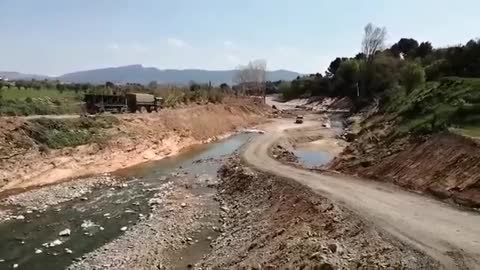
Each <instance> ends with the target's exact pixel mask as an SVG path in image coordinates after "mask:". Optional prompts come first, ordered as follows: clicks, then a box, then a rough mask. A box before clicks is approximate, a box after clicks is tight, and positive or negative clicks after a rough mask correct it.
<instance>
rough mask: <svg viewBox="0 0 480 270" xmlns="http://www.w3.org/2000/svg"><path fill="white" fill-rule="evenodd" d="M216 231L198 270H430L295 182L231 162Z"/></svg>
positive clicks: (421, 258) (421, 259)
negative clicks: (220, 229) (219, 230)
mask: <svg viewBox="0 0 480 270" xmlns="http://www.w3.org/2000/svg"><path fill="white" fill-rule="evenodd" d="M220 176H221V178H222V180H221V184H220V186H219V190H220V194H219V199H220V201H221V203H222V205H223V207H222V209H223V210H224V214H223V223H224V224H223V233H222V234H221V236H220V237H219V238H218V239H217V240H215V241H214V242H213V251H212V252H211V253H210V254H209V255H208V256H207V257H206V258H205V259H204V261H203V262H202V263H201V264H200V265H199V266H200V267H201V268H202V269H382V268H389V269H435V268H437V264H436V263H435V262H433V261H432V260H431V259H430V258H429V257H427V256H425V255H424V254H422V253H420V252H418V251H416V250H413V249H412V248H410V247H409V246H406V245H404V244H402V243H400V242H399V241H396V240H394V239H392V238H391V237H390V236H389V235H386V234H384V233H382V232H379V231H377V230H376V229H374V228H372V227H371V226H369V225H368V224H367V223H365V222H364V221H363V220H361V219H360V218H359V217H357V216H356V215H355V214H353V213H352V212H350V211H348V210H346V209H344V208H342V207H339V206H337V205H334V204H333V203H332V202H331V201H329V200H327V199H325V198H322V197H320V196H319V195H317V194H314V193H312V192H311V191H309V190H308V189H306V188H304V187H303V186H301V185H300V184H297V183H295V182H291V181H289V180H286V179H281V178H276V177H273V176H269V175H266V174H261V173H257V172H254V171H252V170H250V169H248V168H245V167H243V166H242V165H241V164H240V163H239V162H238V161H237V160H235V159H234V160H232V161H231V162H230V163H229V164H227V165H225V166H224V167H223V168H222V170H221V171H220Z"/></svg>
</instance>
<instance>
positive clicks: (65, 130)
mask: <svg viewBox="0 0 480 270" xmlns="http://www.w3.org/2000/svg"><path fill="white" fill-rule="evenodd" d="M118 123H119V120H118V119H117V118H115V117H113V116H107V117H95V118H91V117H81V118H78V119H49V118H39V119H35V120H30V121H28V122H26V124H25V125H24V126H23V127H22V128H23V130H25V132H26V134H28V136H29V137H30V138H32V139H33V140H34V141H35V142H36V143H38V144H39V145H40V146H42V147H45V146H46V147H48V148H51V149H61V148H64V147H74V146H78V145H83V144H88V143H93V142H97V141H102V140H105V137H106V134H105V133H104V130H105V129H108V128H112V127H113V126H115V125H116V124H118Z"/></svg>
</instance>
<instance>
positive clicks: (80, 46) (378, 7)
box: [0, 0, 480, 75]
mask: <svg viewBox="0 0 480 270" xmlns="http://www.w3.org/2000/svg"><path fill="white" fill-rule="evenodd" d="M479 10H480V1H478V0H455V1H452V0H403V1H390V0H335V1H332V0H169V1H164V0H0V70H2V71H18V72H23V73H33V74H42V75H61V74H64V73H68V72H73V71H79V70H87V69H94V68H102V67H110V66H122V65H131V64H142V65H144V66H148V67H157V68H160V69H185V68H201V69H210V70H223V69H232V68H235V67H236V66H238V65H240V64H246V63H247V62H248V61H250V60H253V59H265V60H266V61H267V63H268V69H269V70H274V69H288V70H293V71H297V72H300V73H316V72H323V71H324V70H325V69H326V68H327V67H328V65H329V63H330V62H331V61H332V60H333V59H334V58H335V57H338V56H345V57H348V56H354V55H355V54H356V53H358V52H359V50H360V44H361V39H362V35H363V28H364V26H365V25H366V24H367V23H369V22H371V23H373V24H375V25H377V26H382V27H383V26H384V27H386V28H387V31H388V40H387V45H391V44H393V43H395V42H397V41H398V40H399V39H400V38H402V37H411V38H415V39H417V40H418V41H430V42H432V44H433V45H434V47H444V46H448V45H456V44H460V43H466V42H467V41H468V40H470V39H472V38H479V37H480V15H479V13H478V12H479Z"/></svg>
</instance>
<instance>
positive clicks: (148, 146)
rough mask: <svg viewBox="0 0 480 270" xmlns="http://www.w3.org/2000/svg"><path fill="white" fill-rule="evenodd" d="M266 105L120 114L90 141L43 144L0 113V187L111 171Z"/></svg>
mask: <svg viewBox="0 0 480 270" xmlns="http://www.w3.org/2000/svg"><path fill="white" fill-rule="evenodd" d="M266 111H267V110H266V108H265V107H263V105H259V104H255V103H253V102H249V101H248V100H232V101H229V102H228V103H227V104H219V105H213V104H208V105H202V106H193V107H188V108H183V109H171V110H163V111H161V112H160V113H154V114H143V115H138V114H137V115H121V116H118V119H119V120H120V121H119V123H118V124H115V125H114V126H113V127H111V128H108V129H107V130H104V132H103V134H105V138H104V139H103V140H99V141H97V142H94V143H89V144H86V145H81V146H77V147H67V148H63V149H59V150H48V149H47V150H48V151H46V150H45V147H44V145H40V144H39V143H38V142H36V141H35V140H34V139H33V138H31V137H30V136H29V135H28V133H27V132H25V129H24V125H25V123H26V121H27V120H22V119H0V121H1V123H0V125H1V126H2V130H1V131H0V150H1V153H2V157H1V159H0V192H4V191H6V190H12V189H18V188H27V187H32V186H39V185H46V184H51V183H54V182H58V181H61V180H64V179H69V178H74V177H79V176H84V175H89V174H97V173H105V172H112V171H115V170H117V169H120V168H124V167H128V166H132V165H135V164H138V163H141V162H145V161H149V160H157V159H161V158H164V157H166V156H169V155H173V154H175V153H177V152H179V151H180V150H181V149H182V148H185V147H188V146H190V145H194V144H199V143H204V142H207V141H209V140H212V139H216V138H217V137H221V136H225V135H227V134H229V133H231V132H234V131H235V130H237V129H239V128H244V127H248V126H251V125H254V124H257V123H259V122H261V121H263V120H264V119H265V114H266Z"/></svg>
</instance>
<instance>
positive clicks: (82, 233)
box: [0, 134, 255, 270]
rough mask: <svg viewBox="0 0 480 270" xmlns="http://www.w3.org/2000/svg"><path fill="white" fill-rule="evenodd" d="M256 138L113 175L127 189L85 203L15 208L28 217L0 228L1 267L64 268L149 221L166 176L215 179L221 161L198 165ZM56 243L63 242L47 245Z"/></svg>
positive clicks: (238, 138)
mask: <svg viewBox="0 0 480 270" xmlns="http://www.w3.org/2000/svg"><path fill="white" fill-rule="evenodd" d="M252 136H255V135H253V134H239V135H235V136H232V137H230V138H228V139H225V140H221V141H218V142H214V143H211V144H207V145H201V146H196V147H192V148H191V149H189V150H188V151H185V152H184V153H182V154H180V155H178V156H175V157H172V158H166V159H163V160H160V161H155V162H148V163H144V164H141V165H138V166H134V167H130V168H127V169H123V170H120V171H118V172H115V173H114V174H113V175H114V176H117V177H120V178H122V179H124V181H123V182H122V183H124V186H123V187H121V186H119V187H114V188H111V187H101V188H97V189H94V190H93V192H92V193H89V194H87V195H86V196H85V197H87V198H83V200H82V199H74V200H72V201H69V202H65V203H62V204H60V205H57V206H54V207H51V208H48V210H46V211H44V212H41V213H40V212H33V213H30V214H29V213H26V212H25V209H15V210H14V211H15V213H14V214H17V215H19V214H22V215H24V216H25V220H11V221H6V222H3V223H2V224H0V243H1V244H0V269H12V268H13V265H15V264H18V267H17V268H16V269H29V270H30V269H31V270H36V269H65V268H66V267H68V265H70V264H71V263H72V261H73V260H74V259H76V258H81V257H82V255H83V254H85V253H88V252H90V251H93V250H95V249H96V248H98V247H100V246H102V245H104V244H105V243H107V242H110V241H112V240H113V239H115V238H117V237H119V236H120V235H121V234H122V233H123V231H122V228H123V227H127V228H128V227H131V226H133V225H135V224H136V223H137V222H138V221H139V220H140V219H142V218H144V217H147V216H148V214H149V213H150V207H149V205H148V200H149V199H150V198H152V197H153V195H154V194H155V192H156V191H155V188H156V187H160V186H161V185H162V184H165V182H166V181H167V178H170V180H173V178H174V177H173V176H176V175H177V174H178V173H179V172H182V173H186V174H189V175H195V174H197V175H198V174H210V175H216V171H217V170H218V168H219V166H220V165H221V164H220V163H219V162H195V161H197V160H205V159H210V158H213V159H217V158H221V157H225V156H228V155H231V154H232V153H233V152H235V151H236V150H237V149H238V148H240V147H241V146H242V145H243V144H244V143H245V142H246V141H248V140H249V139H250V138H251V137H252ZM172 175H173V176H172ZM73 181H75V180H73ZM173 181H174V180H173ZM125 184H126V185H125ZM198 192H202V191H201V190H200V191H198ZM210 192H212V191H210ZM85 199H87V200H85ZM67 228H68V229H70V230H71V234H70V236H67V237H60V236H59V232H60V231H62V230H64V229H67ZM55 240H60V242H61V244H59V245H56V246H52V247H45V245H46V244H48V243H52V242H53V241H55ZM39 250H41V252H40V251H39ZM70 251H71V253H70Z"/></svg>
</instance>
